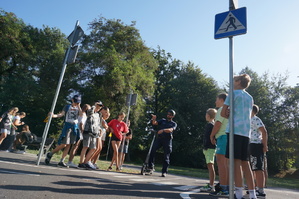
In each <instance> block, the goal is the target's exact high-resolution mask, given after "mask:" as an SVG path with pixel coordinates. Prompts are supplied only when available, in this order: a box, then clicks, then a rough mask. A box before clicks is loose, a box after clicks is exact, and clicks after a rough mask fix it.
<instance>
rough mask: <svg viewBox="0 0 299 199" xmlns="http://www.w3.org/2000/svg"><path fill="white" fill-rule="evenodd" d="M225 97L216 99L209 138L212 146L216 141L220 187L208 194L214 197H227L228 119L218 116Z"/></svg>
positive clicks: (220, 96)
mask: <svg viewBox="0 0 299 199" xmlns="http://www.w3.org/2000/svg"><path fill="white" fill-rule="evenodd" d="M226 96H227V94H226V93H221V94H219V95H218V96H217V98H216V102H215V104H216V107H217V108H219V109H218V111H217V114H216V118H215V125H214V127H213V130H212V133H211V136H210V138H211V142H212V144H216V140H217V146H216V161H217V165H218V173H219V185H220V186H215V192H211V193H210V195H215V196H228V159H227V158H226V157H225V153H226V145H227V135H226V133H225V129H226V126H227V124H228V119H227V118H224V117H221V115H220V113H221V110H222V107H223V104H224V101H225V99H226ZM217 187H218V188H217Z"/></svg>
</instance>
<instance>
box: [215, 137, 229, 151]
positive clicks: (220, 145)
mask: <svg viewBox="0 0 299 199" xmlns="http://www.w3.org/2000/svg"><path fill="white" fill-rule="evenodd" d="M226 145H227V135H221V136H219V137H218V138H217V146H216V154H220V155H225V153H226Z"/></svg>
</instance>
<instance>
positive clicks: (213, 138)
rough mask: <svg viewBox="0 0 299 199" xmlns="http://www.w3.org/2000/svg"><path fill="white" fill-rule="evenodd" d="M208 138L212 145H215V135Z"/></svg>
mask: <svg viewBox="0 0 299 199" xmlns="http://www.w3.org/2000/svg"><path fill="white" fill-rule="evenodd" d="M210 139H211V143H212V144H213V145H216V139H215V137H210Z"/></svg>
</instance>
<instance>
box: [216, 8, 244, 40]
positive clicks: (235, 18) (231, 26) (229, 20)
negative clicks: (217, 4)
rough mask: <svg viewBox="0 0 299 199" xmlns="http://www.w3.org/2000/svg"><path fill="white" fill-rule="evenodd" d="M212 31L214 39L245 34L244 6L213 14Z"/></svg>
mask: <svg viewBox="0 0 299 199" xmlns="http://www.w3.org/2000/svg"><path fill="white" fill-rule="evenodd" d="M214 33H215V35H214V38H215V39H221V38H226V37H231V36H235V35H241V34H246V33H247V20H246V7H243V8H239V9H235V10H231V11H228V12H223V13H220V14H217V15H215V30H214Z"/></svg>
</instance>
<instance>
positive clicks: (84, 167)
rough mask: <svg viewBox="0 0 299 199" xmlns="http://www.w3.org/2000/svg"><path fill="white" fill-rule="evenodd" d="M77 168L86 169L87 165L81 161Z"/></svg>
mask: <svg viewBox="0 0 299 199" xmlns="http://www.w3.org/2000/svg"><path fill="white" fill-rule="evenodd" d="M77 168H80V169H86V166H85V164H83V163H79V164H78V167H77Z"/></svg>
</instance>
